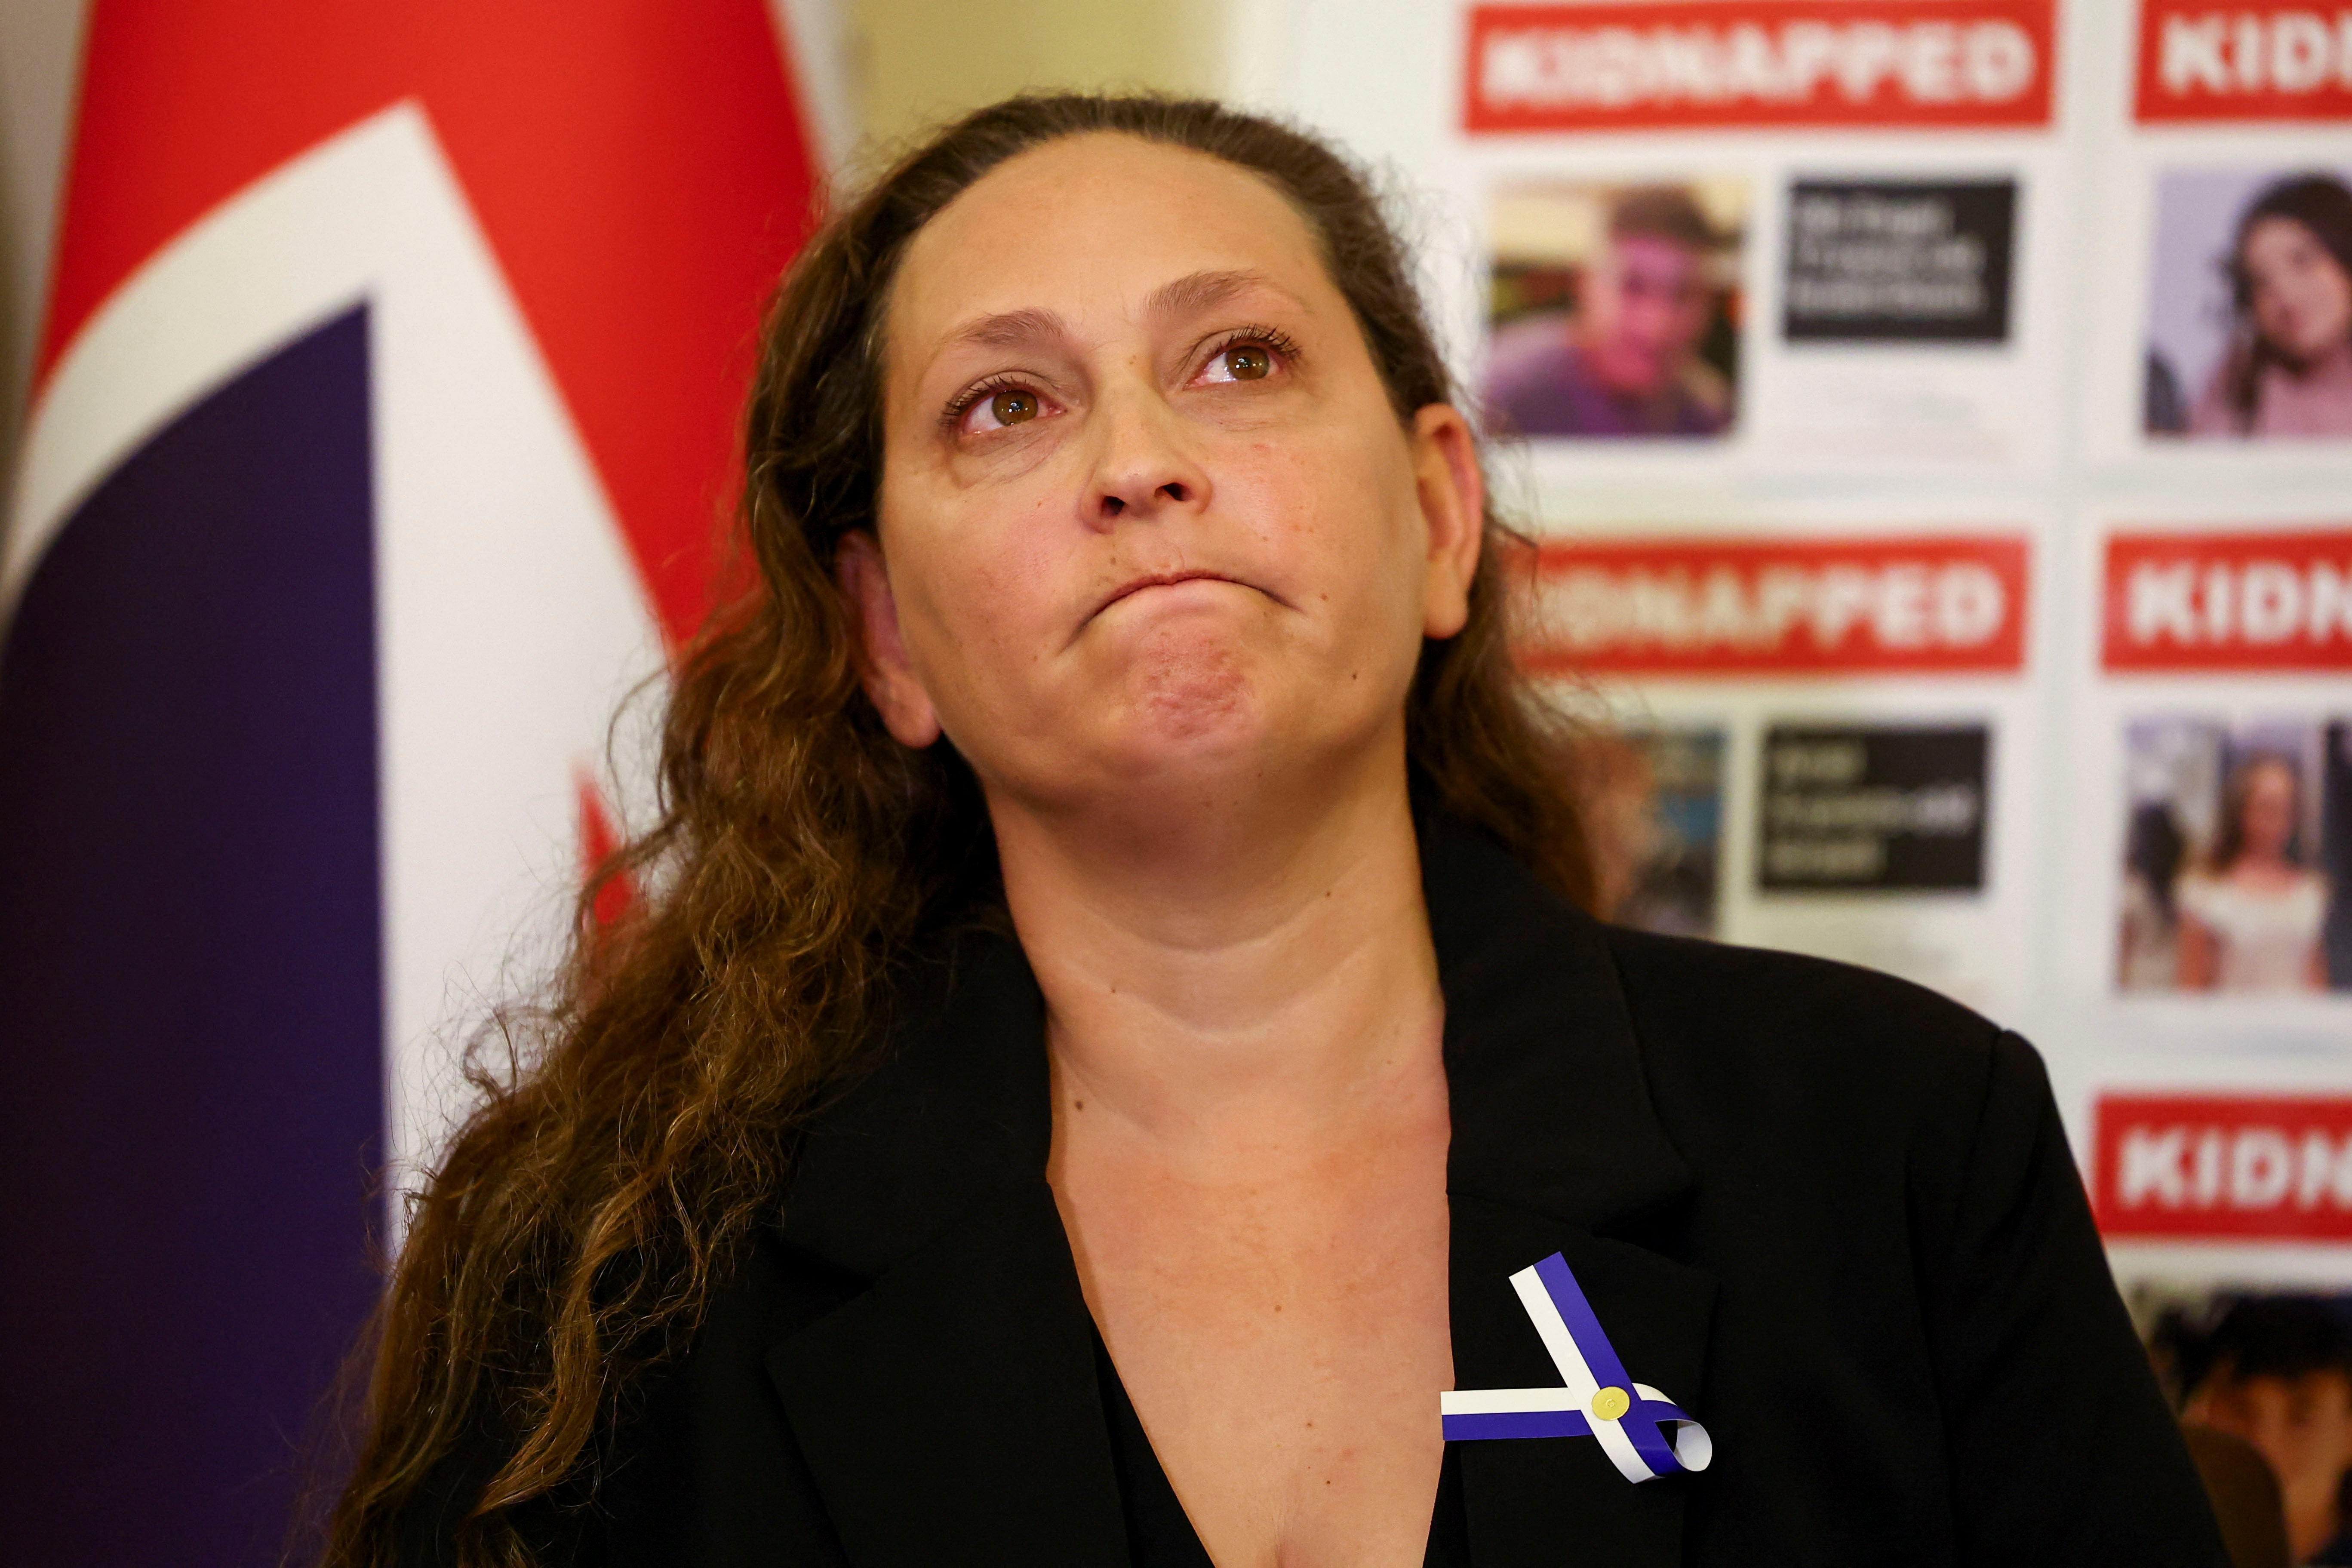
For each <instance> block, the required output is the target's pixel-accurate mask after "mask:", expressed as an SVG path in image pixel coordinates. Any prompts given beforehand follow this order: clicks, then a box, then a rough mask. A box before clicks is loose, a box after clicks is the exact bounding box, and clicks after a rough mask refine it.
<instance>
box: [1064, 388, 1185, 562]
mask: <svg viewBox="0 0 2352 1568" xmlns="http://www.w3.org/2000/svg"><path fill="white" fill-rule="evenodd" d="M1097 421H1098V434H1097V443H1098V444H1097V448H1096V451H1095V455H1094V468H1093V472H1092V473H1090V474H1089V475H1088V476H1087V490H1086V494H1085V497H1084V499H1083V500H1082V501H1081V503H1080V504H1081V507H1082V510H1084V512H1085V514H1086V521H1087V522H1088V523H1089V524H1090V525H1092V526H1093V527H1096V528H1108V527H1110V526H1111V525H1112V524H1113V523H1115V522H1118V521H1122V520H1131V521H1139V522H1141V521H1152V520H1155V519H1157V518H1160V517H1163V516H1166V515H1168V514H1169V513H1171V512H1173V511H1194V512H1197V511H1198V510H1201V509H1202V507H1204V506H1206V505H1207V504H1208V501H1209V476H1208V473H1207V471H1206V470H1205V469H1203V468H1202V467H1201V464H1200V461H1199V459H1198V458H1195V457H1194V455H1193V454H1192V452H1191V451H1190V450H1189V449H1188V448H1187V447H1186V444H1185V441H1184V439H1183V437H1184V434H1185V433H1184V431H1183V429H1182V422H1181V420H1180V419H1179V418H1178V417H1177V416H1176V413H1175V410H1173V409H1171V408H1170V407H1169V406H1168V405H1167V402H1166V400H1165V399H1163V398H1160V397H1159V396H1158V395H1156V394H1154V393H1152V392H1147V391H1144V390H1142V389H1135V390H1132V391H1129V392H1128V393H1127V394H1125V395H1120V396H1118V397H1115V398H1110V399H1106V400H1105V401H1104V402H1103V403H1102V404H1101V405H1099V406H1098V409H1097Z"/></svg>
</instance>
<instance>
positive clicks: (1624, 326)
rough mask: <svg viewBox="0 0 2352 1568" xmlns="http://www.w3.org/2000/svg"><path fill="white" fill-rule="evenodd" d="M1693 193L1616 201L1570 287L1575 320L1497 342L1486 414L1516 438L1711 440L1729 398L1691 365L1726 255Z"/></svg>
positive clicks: (1645, 193) (1550, 320)
mask: <svg viewBox="0 0 2352 1568" xmlns="http://www.w3.org/2000/svg"><path fill="white" fill-rule="evenodd" d="M1723 243H1724V241H1723V237H1722V236H1721V235H1719V234H1717V232H1716V230H1715V227H1714V226H1713V225H1712V224H1710V223H1708V222H1707V219H1706V214H1705V213H1703V212H1701V211H1700V210H1699V205H1698V203H1697V202H1696V201H1694V200H1693V199H1692V198H1691V195H1690V193H1689V192H1688V191H1685V190H1684V189H1682V188H1681V187H1680V186H1675V185H1658V186H1649V187H1644V188H1641V189H1636V190H1630V191H1624V192H1621V193H1619V194H1618V195H1616V196H1615V197H1614V198H1612V201H1611V203H1610V206H1609V217H1608V225H1607V229H1606V237H1605V238H1604V240H1603V242H1602V243H1601V246H1600V247H1599V248H1598V249H1597V250H1596V251H1595V252H1594V253H1593V255H1592V256H1591V257H1590V258H1588V259H1587V260H1586V262H1585V264H1584V266H1583V268H1582V269H1581V270H1580V273H1579V275H1578V282H1577V295H1576V309H1575V310H1574V311H1572V312H1571V313H1570V314H1568V315H1565V316H1562V315H1558V314H1547V315H1540V316H1534V317H1530V318H1528V319H1527V320H1525V321H1514V322H1512V323H1511V324H1510V325H1508V326H1507V327H1504V328H1503V329H1501V330H1500V331H1497V332H1496V334H1495V340H1494V342H1493V344H1492V347H1491V351H1490V358H1489V360H1488V368H1487V376H1486V403H1487V406H1488V408H1489V409H1490V411H1491V412H1492V413H1493V414H1494V415H1495V416H1496V417H1497V418H1498V419H1499V420H1500V421H1501V422H1502V423H1503V425H1504V426H1506V427H1507V428H1508V429H1510V430H1512V431H1516V432H1517V434H1519V435H1522V436H1603V437H1622V436H1717V435H1720V434H1722V433H1723V431H1724V430H1725V429H1727V427H1728V426H1730V424H1731V405H1732V395H1731V387H1730V385H1729V384H1727V382H1726V381H1725V380H1724V378H1723V376H1722V375H1721V374H1719V373H1718V372H1717V370H1716V369H1715V368H1714V367H1713V366H1712V365H1710V364H1708V363H1706V361H1705V360H1703V359H1701V358H1700V357H1699V353H1698V348H1699V343H1700V342H1701V340H1703V339H1704V338H1705V337H1706V333H1707V329H1708V328H1709V327H1710V326H1711V325H1712V324H1713V322H1714V321H1715V317H1716V312H1717V310H1719V309H1720V308H1721V304H1722V300H1721V290H1720V289H1718V288H1717V284H1716V282H1715V279H1714V276H1713V272H1714V266H1715V258H1716V255H1717V252H1718V251H1719V250H1720V249H1721V248H1722V247H1723Z"/></svg>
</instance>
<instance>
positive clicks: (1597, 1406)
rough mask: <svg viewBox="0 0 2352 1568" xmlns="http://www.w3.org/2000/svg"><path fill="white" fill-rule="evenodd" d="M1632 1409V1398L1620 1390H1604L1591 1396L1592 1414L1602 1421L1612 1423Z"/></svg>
mask: <svg viewBox="0 0 2352 1568" xmlns="http://www.w3.org/2000/svg"><path fill="white" fill-rule="evenodd" d="M1631 1409H1633V1395H1632V1394H1628V1393H1626V1392H1625V1391H1624V1390H1623V1389H1622V1388H1604V1389H1602V1390H1601V1392H1600V1393H1598V1394H1594V1395H1593V1396H1592V1414H1593V1415H1596V1416H1598V1417H1600V1418H1601V1420H1603V1421H1614V1420H1616V1419H1617V1418H1618V1417H1619V1416H1621V1415H1624V1414H1625V1412H1627V1411H1628V1410H1631Z"/></svg>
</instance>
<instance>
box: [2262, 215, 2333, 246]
mask: <svg viewBox="0 0 2352 1568" xmlns="http://www.w3.org/2000/svg"><path fill="white" fill-rule="evenodd" d="M2315 243H2316V241H2315V240H2314V239H2313V237H2312V234H2311V231H2310V230H2309V229H2307V228H2305V226H2303V224H2302V222H2301V221H2300V220H2298V219H2295V218H2291V217H2288V216H2285V215H2284V213H2270V214H2266V215H2265V216H2262V217H2258V218H2256V219H2255V220H2254V224H2253V226H2252V228H2249V229H2248V230H2247V231H2246V247H2247V248H2248V249H2250V250H2251V249H2254V248H2257V247H2259V248H2262V249H2265V250H2278V249H2284V248H2285V247H2290V246H2302V245H2310V244H2315Z"/></svg>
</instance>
